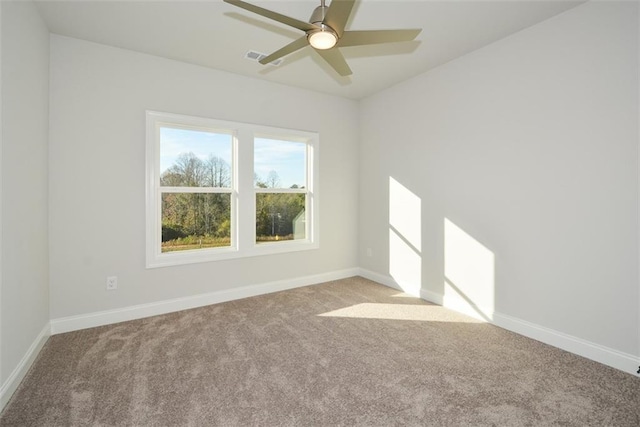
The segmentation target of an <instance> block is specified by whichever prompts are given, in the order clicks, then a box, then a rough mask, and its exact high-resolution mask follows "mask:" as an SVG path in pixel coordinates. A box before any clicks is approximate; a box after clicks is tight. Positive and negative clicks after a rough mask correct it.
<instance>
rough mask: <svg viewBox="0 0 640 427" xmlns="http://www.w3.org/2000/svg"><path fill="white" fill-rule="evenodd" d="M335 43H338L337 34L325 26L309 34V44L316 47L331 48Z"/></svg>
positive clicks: (321, 48)
mask: <svg viewBox="0 0 640 427" xmlns="http://www.w3.org/2000/svg"><path fill="white" fill-rule="evenodd" d="M336 43H338V36H337V35H336V34H335V33H334V32H333V31H331V30H330V29H327V28H326V27H325V28H323V29H322V30H320V31H316V32H314V33H311V34H309V44H310V45H311V46H312V47H314V48H316V49H320V50H326V49H331V48H332V47H334V46H335V45H336Z"/></svg>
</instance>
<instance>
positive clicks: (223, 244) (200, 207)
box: [147, 112, 318, 267]
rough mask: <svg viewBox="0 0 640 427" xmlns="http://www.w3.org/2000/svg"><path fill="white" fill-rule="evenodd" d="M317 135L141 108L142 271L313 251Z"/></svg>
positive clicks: (314, 243) (316, 207)
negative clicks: (144, 226) (144, 197)
mask: <svg viewBox="0 0 640 427" xmlns="http://www.w3.org/2000/svg"><path fill="white" fill-rule="evenodd" d="M317 150H318V135H317V134H316V133H311V132H302V131H294V130H286V129H277V128H270V127H265V126H257V125H250V124H245V123H235V122H226V121H218V120H212V119H204V118H197V117H188V116H180V115H176V114H167V113H158V112H147V267H161V266H167V265H177V264H186V263H193V262H205V261H214V260H222V259H230V258H237V257H245V256H257V255H264V254H270V253H279V252H289V251H298V250H305V249H314V248H317V247H318V214H317V211H318V194H317V171H318V168H317V162H318V155H317Z"/></svg>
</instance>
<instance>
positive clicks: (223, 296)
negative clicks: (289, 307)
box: [51, 268, 360, 335]
mask: <svg viewBox="0 0 640 427" xmlns="http://www.w3.org/2000/svg"><path fill="white" fill-rule="evenodd" d="M359 273H360V270H359V269H358V268H350V269H346V270H339V271H333V272H329V273H323V274H317V275H312V276H305V277H296V278H293V279H286V280H280V281H276V282H269V283H261V284H257V285H249V286H242V287H239V288H233V289H225V290H222V291H216V292H210V293H206V294H200V295H193V296H188V297H183V298H174V299H170V300H165V301H158V302H153V303H149V304H140V305H134V306H130V307H124V308H118V309H115V310H106V311H99V312H95V313H88V314H80V315H77V316H69V317H62V318H58V319H53V320H51V333H52V334H54V335H55V334H61V333H64V332H71V331H77V330H80V329H87V328H93V327H96V326H103V325H110V324H113V323H119V322H125V321H127V320H135V319H142V318H145V317H151V316H157V315H160V314H166V313H173V312H176V311H180V310H188V309H190V308H197V307H203V306H206V305H211V304H218V303H221V302H227V301H233V300H237V299H241V298H247V297H253V296H257V295H264V294H269V293H272V292H279V291H284V290H287V289H293V288H299V287H302V286H308V285H315V284H318V283H323V282H329V281H332V280H339V279H345V278H347V277H352V276H357V275H358V274H359Z"/></svg>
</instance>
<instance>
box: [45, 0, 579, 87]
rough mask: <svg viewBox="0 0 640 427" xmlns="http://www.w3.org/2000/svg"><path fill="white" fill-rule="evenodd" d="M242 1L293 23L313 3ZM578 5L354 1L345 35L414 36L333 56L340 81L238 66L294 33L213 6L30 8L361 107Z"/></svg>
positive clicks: (287, 64) (165, 1) (321, 69)
mask: <svg viewBox="0 0 640 427" xmlns="http://www.w3.org/2000/svg"><path fill="white" fill-rule="evenodd" d="M248 1H249V2H250V3H254V4H257V5H259V6H261V7H264V8H267V9H271V10H274V11H276V12H279V13H281V14H284V15H288V16H291V17H294V18H297V19H300V20H302V21H307V20H308V19H309V17H310V15H311V12H312V11H313V9H314V8H315V7H316V6H318V5H319V4H320V0H276V1H274V0H271V1H262V0H248ZM583 2H584V1H578V0H569V1H561V0H556V1H541V0H533V1H527V0H504V1H485V0H471V1H461V0H445V1H431V0H426V1H425V0H423V1H417V0H413V1H405V0H395V1H392V0H386V1H381V0H360V1H358V2H357V3H356V5H355V7H354V11H353V13H352V16H351V19H350V20H349V22H348V24H347V29H348V30H377V29H396V28H422V29H423V30H422V32H421V33H420V34H419V35H418V37H417V39H416V40H415V41H412V42H404V43H393V44H385V45H372V46H359V47H349V48H342V49H341V50H342V53H343V54H344V56H345V58H346V60H347V62H348V63H349V66H350V67H351V69H352V70H353V75H351V76H349V77H340V76H339V75H338V74H337V73H335V71H333V69H331V68H330V67H329V66H328V65H327V64H325V62H324V61H323V60H322V59H321V58H320V57H319V55H318V54H317V53H316V52H314V51H313V49H311V48H309V47H307V48H304V49H302V50H300V51H298V52H295V53H293V54H291V55H289V56H287V57H285V58H284V59H285V60H284V61H283V62H282V64H281V65H279V66H277V67H276V66H273V65H266V66H264V65H261V64H259V63H257V62H254V61H250V60H248V59H245V54H246V53H247V52H248V51H249V50H253V51H257V52H260V53H264V54H269V53H271V52H273V51H275V50H277V49H279V48H281V47H282V46H284V45H286V44H288V43H290V42H291V41H293V40H294V39H296V38H298V37H300V36H301V35H302V32H301V31H299V30H296V29H293V28H289V27H286V26H285V25H283V24H280V23H278V22H275V21H270V20H268V19H266V18H263V17H261V16H259V15H255V14H252V13H250V12H248V11H245V10H243V9H240V8H237V7H234V6H232V5H230V4H227V3H224V2H223V1H222V0H200V1H189V0H160V1H150V0H137V1H122V0H106V1H78V0H72V1H54V0H44V1H39V2H37V5H38V8H39V10H40V13H41V15H42V17H43V19H44V21H45V22H46V24H47V26H48V27H49V29H50V31H51V32H52V33H55V34H60V35H65V36H70V37H75V38H79V39H84V40H89V41H93V42H97V43H102V44H106V45H111V46H115V47H120V48H124V49H129V50H133V51H137V52H143V53H148V54H152V55H157V56H161V57H165V58H169V59H174V60H179V61H183V62H187V63H191V64H196V65H201V66H204V67H209V68H214V69H218V70H223V71H228V72H231V73H236V74H241V75H245V76H249V77H254V78H258V79H262V80H267V81H271V82H277V83H282V84H286V85H290V86H296V87H300V88H306V89H310V90H313V91H317V92H322V93H327V94H332V95H338V96H343V97H346V98H351V99H361V98H364V97H366V96H369V95H371V94H374V93H376V92H378V91H380V90H382V89H385V88H387V87H390V86H393V85H394V84H396V83H399V82H401V81H403V80H406V79H408V78H411V77H413V76H416V75H418V74H421V73H423V72H425V71H427V70H429V69H431V68H434V67H437V66H439V65H441V64H444V63H445V62H448V61H450V60H452V59H454V58H456V57H459V56H461V55H464V54H466V53H468V52H471V51H473V50H476V49H478V48H480V47H482V46H485V45H487V44H489V43H492V42H494V41H496V40H499V39H501V38H504V37H507V36H509V35H510V34H513V33H515V32H517V31H520V30H522V29H524V28H527V27H529V26H531V25H534V24H536V23H538V22H541V21H543V20H546V19H548V18H550V17H552V16H554V15H557V14H559V13H562V12H563V11H565V10H567V9H570V8H572V7H575V6H577V5H579V4H580V3H583ZM327 4H330V1H327Z"/></svg>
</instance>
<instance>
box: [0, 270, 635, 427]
mask: <svg viewBox="0 0 640 427" xmlns="http://www.w3.org/2000/svg"><path fill="white" fill-rule="evenodd" d="M0 424H2V425H3V426H98V425H100V426H187V425H193V426H281V425H292V426H310V425H311V426H360V425H362V426H396V425H406V426H417V425H442V426H461V425H468V426H482V425H499V426H517V425H529V426H540V425H545V426H548V425H570V426H586V425H593V426H605V425H606V426H638V425H640V379H638V378H635V377H634V376H632V375H630V374H626V373H623V372H620V371H617V370H615V369H612V368H608V367H606V366H603V365H600V364H598V363H595V362H592V361H589V360H586V359H584V358H581V357H578V356H575V355H572V354H569V353H567V352H564V351H562V350H558V349H556V348H553V347H550V346H547V345H545V344H542V343H539V342H537V341H533V340H530V339H527V338H524V337H522V336H519V335H516V334H513V333H510V332H508V331H505V330H503V329H500V328H497V327H494V326H491V325H489V324H486V323H480V322H478V321H475V320H473V319H470V318H468V317H465V316H463V315H460V314H456V313H454V312H451V311H449V310H446V309H444V308H442V307H439V306H436V305H431V304H428V303H425V302H423V301H420V300H418V299H415V298H409V297H406V296H405V295H403V294H400V293H399V292H398V291H395V290H393V289H390V288H387V287H384V286H381V285H378V284H375V283H373V282H370V281H368V280H365V279H362V278H351V279H346V280H340V281H336V282H329V283H325V284H321V285H316V286H310V287H305V288H300V289H295V290H290V291H285V292H280V293H276V294H270V295H264V296H260V297H254V298H248V299H244V300H240V301H234V302H228V303H224V304H217V305H212V306H208V307H203V308H198V309H194V310H188V311H183V312H179V313H174V314H168V315H163V316H157V317H152V318H148V319H142V320H136V321H131V322H126V323H120V324H116V325H110V326H104V327H99V328H94V329H88V330H83V331H77V332H72V333H67V334H62V335H56V336H53V337H51V338H50V339H49V341H48V342H47V344H46V345H45V347H44V349H43V350H42V352H41V354H40V356H39V358H38V359H37V361H36V362H35V364H34V366H33V368H32V369H31V371H30V372H29V374H28V375H27V377H26V379H25V381H24V382H23V384H22V385H21V386H20V388H19V389H18V391H17V392H16V394H15V395H14V397H13V399H12V400H11V402H10V403H9V405H8V406H7V407H6V409H5V411H4V412H3V414H2V417H1V418H0Z"/></svg>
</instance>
